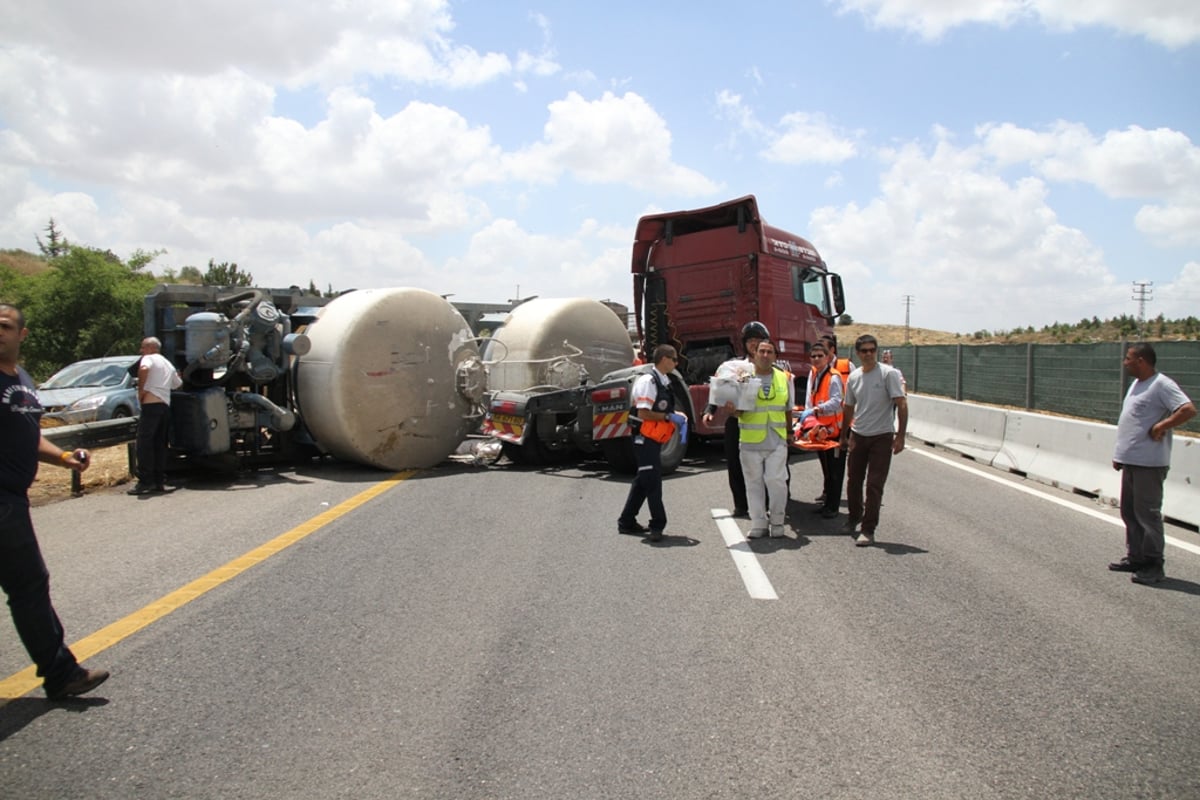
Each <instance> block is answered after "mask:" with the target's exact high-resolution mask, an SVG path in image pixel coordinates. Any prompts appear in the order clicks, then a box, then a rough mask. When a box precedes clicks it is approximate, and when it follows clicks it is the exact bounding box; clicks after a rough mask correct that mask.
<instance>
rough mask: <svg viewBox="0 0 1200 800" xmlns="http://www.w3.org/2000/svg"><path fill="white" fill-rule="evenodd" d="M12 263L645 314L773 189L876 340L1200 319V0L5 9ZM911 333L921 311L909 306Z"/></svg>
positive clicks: (2, 220)
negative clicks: (677, 221) (213, 273)
mask: <svg viewBox="0 0 1200 800" xmlns="http://www.w3.org/2000/svg"><path fill="white" fill-rule="evenodd" d="M0 19H2V20H4V22H3V24H2V25H0V249H21V250H26V251H30V252H37V251H38V243H37V239H36V237H37V236H38V235H41V236H42V237H43V239H44V237H45V229H46V226H47V223H48V220H49V219H50V218H53V219H54V221H55V224H56V225H57V227H58V228H59V230H60V231H61V232H62V233H63V234H65V235H66V237H67V239H68V240H69V241H71V242H73V243H76V244H86V245H90V246H94V247H99V248H102V249H109V250H112V251H113V252H114V253H116V254H117V255H118V256H121V257H122V258H128V257H129V256H131V255H133V254H134V253H136V252H138V251H143V252H158V253H159V255H157V257H156V258H155V259H154V261H153V263H152V264H151V266H150V269H151V270H152V271H154V272H156V273H162V272H163V271H164V270H168V269H170V270H175V271H176V272H178V270H179V269H181V268H182V267H185V266H197V267H200V268H201V269H204V268H206V266H207V264H208V261H209V260H210V259H214V260H215V261H216V262H218V263H220V262H225V261H228V262H235V263H237V264H238V265H239V267H240V268H241V269H242V270H243V271H246V272H249V273H251V274H252V275H253V276H254V283H255V285H257V286H263V287H286V286H289V285H293V284H295V285H300V286H308V285H309V282H310V281H311V282H312V283H315V284H316V286H317V287H318V288H320V289H322V290H325V289H328V288H332V289H334V290H345V289H351V288H358V289H365V288H375V287H388V286H411V287H418V288H423V289H428V290H430V291H434V292H437V293H439V294H448V295H452V298H451V299H453V300H456V301H468V302H502V301H506V300H509V299H512V298H516V297H529V296H532V295H536V296H540V297H571V296H587V297H593V298H596V299H607V300H613V301H617V302H622V303H626V304H629V305H631V304H632V279H631V275H630V258H631V245H632V240H633V233H634V228H635V225H636V222H637V219H638V218H639V217H640V216H642V215H643V214H650V213H659V212H663V211H675V210H681V209H691V208H702V207H706V206H711V205H715V204H717V203H720V202H723V201H725V200H729V199H733V198H736V197H741V196H743V195H747V194H753V195H756V196H757V198H758V201H759V208H760V211H761V213H762V215H763V218H764V219H765V220H766V221H767V222H769V223H770V224H772V225H774V226H776V227H779V228H782V229H784V230H787V231H790V232H792V233H795V234H798V235H800V236H803V237H804V238H806V239H808V240H809V241H811V242H812V243H813V245H814V246H815V247H816V249H817V250H818V251H819V252H820V253H821V256H822V257H823V258H824V260H825V261H826V263H827V264H828V266H829V269H830V270H831V271H833V272H837V273H839V274H840V275H841V276H842V279H843V281H844V283H845V287H846V295H847V312H848V313H849V314H851V315H852V316H853V318H854V320H855V321H856V322H860V323H868V324H872V323H873V324H893V325H894V324H905V323H906V322H908V323H910V324H911V325H913V326H915V327H924V328H934V329H939V330H946V331H954V332H960V333H971V332H975V331H979V330H989V331H993V332H994V331H1007V330H1012V329H1014V328H1019V327H1024V326H1030V325H1032V326H1034V327H1041V326H1043V325H1048V324H1051V323H1054V322H1070V323H1074V322H1078V321H1080V320H1081V319H1084V318H1088V319H1090V318H1091V317H1093V316H1099V317H1101V318H1108V317H1112V316H1117V315H1120V314H1132V315H1135V316H1136V315H1137V314H1138V312H1139V304H1138V302H1137V301H1135V299H1134V295H1135V288H1134V285H1135V283H1136V282H1150V283H1151V284H1152V285H1148V286H1147V287H1146V289H1145V294H1146V298H1147V302H1146V303H1145V306H1144V310H1145V314H1146V316H1147V317H1148V318H1152V317H1154V316H1157V315H1158V314H1160V313H1161V314H1164V315H1166V316H1167V317H1168V318H1177V317H1183V316H1187V315H1200V145H1198V144H1197V140H1198V137H1200V3H1198V2H1196V0H975V1H974V2H946V0H810V1H809V2H765V1H764V2H757V3H755V2H750V3H743V4H736V3H734V4H730V3H727V2H711V0H690V2H676V0H660V2H656V3H645V2H638V3H633V2H627V0H608V2H604V3H579V2H566V0H547V1H546V2H523V1H522V0H461V1H459V2H445V1H444V0H327V2H321V1H320V0H315V1H314V2H312V3H308V4H298V3H295V2H285V1H284V0H254V2H250V3H247V2H244V0H190V2H180V1H179V0H106V1H105V2H102V3H100V2H95V0H45V2H40V3H31V2H28V0H0ZM906 315H907V319H906Z"/></svg>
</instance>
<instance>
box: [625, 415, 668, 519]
mask: <svg viewBox="0 0 1200 800" xmlns="http://www.w3.org/2000/svg"><path fill="white" fill-rule="evenodd" d="M641 438H642V437H640V436H636V437H634V440H633V458H634V460H635V461H636V462H637V475H636V476H635V477H634V479H633V485H632V486H630V487H629V496H628V497H627V498H626V499H625V508H624V510H622V511H621V516H620V519H619V521H620V522H621V524H623V525H631V524H633V523H634V522H637V515H638V513H639V512H641V510H642V503H646V504H648V505H649V506H650V530H652V531H658V532H660V533H661V532H662V530H663V529H664V528H666V527H667V510H666V509H665V508H663V501H662V445H661V444H659V443H658V442H652V441H650V440H649V439H646V440H644V441H642V442H641V443H639V442H638V439H641Z"/></svg>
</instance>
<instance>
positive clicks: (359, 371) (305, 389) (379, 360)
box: [296, 289, 486, 470]
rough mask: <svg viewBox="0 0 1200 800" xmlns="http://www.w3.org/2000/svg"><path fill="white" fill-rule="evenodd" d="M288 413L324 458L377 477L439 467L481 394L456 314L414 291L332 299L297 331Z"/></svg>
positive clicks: (472, 352)
mask: <svg viewBox="0 0 1200 800" xmlns="http://www.w3.org/2000/svg"><path fill="white" fill-rule="evenodd" d="M306 333H307V334H308V337H309V339H310V341H311V348H310V350H309V352H308V353H307V354H306V355H304V356H302V357H301V358H300V360H299V363H298V364H297V368H296V397H297V406H298V407H299V411H300V414H301V416H302V418H303V420H304V423H305V424H306V425H307V426H308V429H309V431H310V432H311V433H312V435H313V438H314V439H315V440H316V442H317V444H318V446H319V447H321V448H322V449H323V450H325V451H327V452H329V453H332V454H333V455H336V456H338V457H339V458H344V459H347V460H350V461H355V462H358V463H362V464H368V465H371V466H375V467H379V468H381V469H391V470H398V469H416V468H422V467H430V466H433V465H435V464H437V463H439V462H441V461H442V460H444V459H445V458H446V457H447V456H448V455H449V454H450V453H452V452H454V450H455V448H456V447H457V446H458V445H459V443H461V442H462V441H463V439H465V438H466V437H467V434H468V432H470V430H472V429H473V428H474V427H475V425H476V424H477V422H478V418H479V415H480V414H481V413H482V411H481V402H482V400H483V394H484V390H485V389H486V386H485V377H484V371H483V365H482V363H481V362H480V359H479V348H478V346H477V345H476V343H475V341H474V340H473V334H472V333H471V329H470V327H469V326H468V325H467V323H466V321H465V320H464V319H463V317H462V315H461V314H459V313H458V311H457V310H456V309H455V308H454V307H453V306H452V305H450V303H449V302H447V301H446V300H445V299H444V298H443V297H441V296H439V295H436V294H434V293H432V292H427V291H425V290H423V289H367V290H360V291H356V292H351V293H349V294H345V295H342V296H341V297H338V298H337V299H335V300H334V301H333V302H331V303H329V305H327V306H325V307H324V308H323V309H322V310H321V312H320V315H319V317H318V318H317V321H316V322H314V323H313V324H311V325H310V326H309V327H308V330H307V331H306Z"/></svg>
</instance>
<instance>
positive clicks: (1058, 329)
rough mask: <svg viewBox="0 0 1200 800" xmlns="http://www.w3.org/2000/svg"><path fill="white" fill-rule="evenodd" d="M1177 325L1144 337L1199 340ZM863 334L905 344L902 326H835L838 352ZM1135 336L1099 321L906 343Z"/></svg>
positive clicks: (929, 333)
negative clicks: (1083, 324)
mask: <svg viewBox="0 0 1200 800" xmlns="http://www.w3.org/2000/svg"><path fill="white" fill-rule="evenodd" d="M1181 327H1182V326H1181V325H1180V324H1179V323H1167V324H1165V325H1164V326H1162V328H1163V330H1162V331H1161V332H1160V330H1159V325H1158V323H1157V321H1155V320H1151V321H1149V322H1147V323H1146V336H1145V338H1146V339H1148V340H1150V341H1195V340H1197V339H1200V332H1197V331H1195V330H1194V329H1193V331H1192V332H1190V333H1189V332H1184V331H1183V330H1181ZM865 333H869V334H871V335H873V336H874V337H875V338H876V339H878V340H879V342H880V343H881V344H884V345H892V346H896V345H902V344H904V342H905V338H904V326H903V325H871V324H870V323H858V322H856V323H854V324H853V325H838V326H837V337H838V346H839V349H845V348H846V347H847V346H848V345H850V344H852V343H853V342H854V340H855V339H857V338H858V337H859V336H862V335H863V334H865ZM1136 338H1137V335H1136V334H1135V333H1134V334H1131V333H1125V334H1124V335H1122V331H1121V328H1120V326H1119V324H1118V321H1115V320H1109V321H1105V322H1099V323H1098V324H1095V325H1093V326H1089V327H1086V328H1085V327H1082V326H1081V325H1080V324H1078V323H1077V324H1073V325H1058V326H1050V327H1049V328H1047V329H1043V330H1036V331H1035V330H1032V329H1031V328H1025V329H1022V330H1021V331H1020V332H1012V333H1004V334H1002V335H997V334H993V333H989V332H987V331H980V332H979V333H974V334H971V333H952V332H950V331H937V330H932V329H930V328H909V329H908V342H909V343H910V344H965V345H980V344H1028V343H1031V342H1032V343H1033V344H1084V343H1090V342H1119V341H1121V340H1122V339H1125V340H1133V339H1136Z"/></svg>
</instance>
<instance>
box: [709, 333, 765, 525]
mask: <svg viewBox="0 0 1200 800" xmlns="http://www.w3.org/2000/svg"><path fill="white" fill-rule="evenodd" d="M770 338H771V333H770V331H768V330H767V326H766V325H763V324H762V323H761V322H759V321H758V320H751V321H750V322H747V323H746V324H745V325H743V326H742V349H743V350H745V351H746V360H747V361H751V362H752V361H754V354H755V352H756V351H757V350H758V344H759V342H762V341H764V340H766V339H770ZM725 410H726V411H729V412H730V414H729V416H728V417H726V418H725V439H724V446H725V469H726V472H727V474H728V477H729V491H730V492H731V493H732V494H733V516H735V517H749V516H750V510H749V503H748V502H747V500H746V478H745V476H743V475H742V462H741V455H740V449H739V447H738V445H739V437H738V420H737V415H736V414H734V413H732V412H733V405H732V404H727V405H726V409H725ZM716 413H717V407H716V406H714V405H709V406H706V407H705V409H704V416H703V420H704V424H705V425H711V424H712V421H713V416H714V415H715V414H716Z"/></svg>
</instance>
